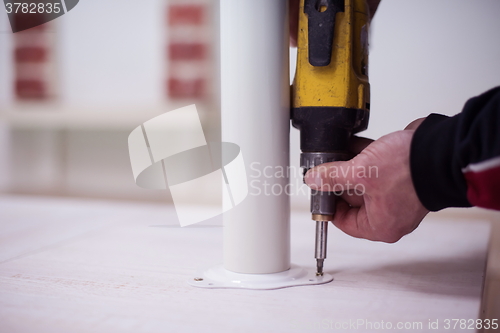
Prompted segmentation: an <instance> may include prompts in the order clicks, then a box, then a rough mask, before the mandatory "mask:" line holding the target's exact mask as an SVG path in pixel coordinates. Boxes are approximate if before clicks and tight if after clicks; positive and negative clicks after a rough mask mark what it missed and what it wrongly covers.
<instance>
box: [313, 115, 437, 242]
mask: <svg viewBox="0 0 500 333" xmlns="http://www.w3.org/2000/svg"><path fill="white" fill-rule="evenodd" d="M421 122H422V120H421V119H419V120H416V121H414V122H413V123H411V124H410V125H408V127H407V129H406V130H404V131H398V132H394V133H391V134H388V135H386V136H383V137H382V138H380V139H378V140H376V141H373V142H371V143H369V144H368V142H367V141H366V139H365V141H364V144H365V145H366V144H368V145H367V146H366V148H364V149H363V150H362V151H361V153H360V154H359V155H357V156H356V157H354V158H353V159H352V160H350V161H345V162H332V163H325V164H322V165H319V166H317V167H315V168H312V169H311V170H309V172H308V173H307V174H306V177H305V181H306V183H307V185H309V187H311V188H312V189H318V190H329V191H332V190H333V191H336V192H342V195H341V197H340V198H339V200H338V202H337V212H336V214H335V217H334V220H333V223H334V224H335V225H336V226H337V227H338V228H339V229H340V230H342V231H344V232H345V233H346V234H348V235H351V236H354V237H358V238H366V239H369V240H374V241H382V242H387V243H394V242H396V241H398V240H399V239H400V238H401V237H403V236H404V235H406V234H408V233H410V232H412V231H413V230H414V229H415V228H416V227H417V226H418V225H419V224H420V221H422V219H423V218H424V217H425V215H426V214H427V213H428V210H427V209H425V208H424V206H423V205H422V204H421V203H420V200H419V199H418V197H417V194H416V193H415V188H414V187H413V182H412V179H411V174H410V144H411V139H412V137H413V133H414V131H415V129H416V127H418V125H419V124H420V123H421ZM360 139H361V138H357V140H356V141H355V144H356V142H357V143H358V148H357V149H356V148H354V149H355V150H361V149H360V148H362V147H359V144H361V145H363V142H360V141H359V140H360Z"/></svg>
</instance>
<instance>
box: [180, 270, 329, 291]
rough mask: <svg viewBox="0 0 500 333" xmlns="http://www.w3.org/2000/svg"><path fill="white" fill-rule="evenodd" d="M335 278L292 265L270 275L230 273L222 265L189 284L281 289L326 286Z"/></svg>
mask: <svg viewBox="0 0 500 333" xmlns="http://www.w3.org/2000/svg"><path fill="white" fill-rule="evenodd" d="M331 281H333V276H331V275H330V274H328V273H324V274H323V276H316V269H313V268H303V267H300V266H297V265H294V264H292V265H291V267H290V269H289V270H286V271H283V272H279V273H270V274H242V273H235V272H231V271H228V270H227V269H225V268H224V266H223V265H222V264H220V265H217V266H214V267H210V268H208V269H206V270H202V271H200V272H198V273H197V275H195V276H194V277H193V278H191V279H189V280H188V281H187V282H188V283H189V284H190V285H192V286H195V287H200V288H226V289H264V290H265V289H280V288H286V287H295V286H305V285H313V284H324V283H328V282H331Z"/></svg>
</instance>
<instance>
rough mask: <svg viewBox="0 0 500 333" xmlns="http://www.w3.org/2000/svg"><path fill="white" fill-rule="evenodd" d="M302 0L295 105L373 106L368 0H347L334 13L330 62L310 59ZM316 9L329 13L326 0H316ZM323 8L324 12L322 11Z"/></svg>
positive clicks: (306, 20) (293, 91)
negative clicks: (318, 64)
mask: <svg viewBox="0 0 500 333" xmlns="http://www.w3.org/2000/svg"><path fill="white" fill-rule="evenodd" d="M305 1H307V0H301V1H300V9H299V29H298V36H297V68H296V73H295V79H294V83H293V89H292V98H293V103H292V104H293V107H294V108H300V107H310V106H327V107H332V106H333V107H345V108H353V109H364V110H366V111H368V110H369V108H370V85H369V83H368V73H367V72H368V24H369V13H368V7H367V5H366V1H365V0H344V1H338V2H337V3H339V4H340V5H341V4H342V2H343V3H344V10H343V11H338V12H336V14H335V26H334V31H333V47H332V50H331V60H330V63H329V64H328V65H327V66H313V65H311V64H310V62H309V47H310V44H309V33H308V32H309V29H308V28H309V27H308V23H309V22H308V20H309V18H308V14H307V13H305V11H304V2H305ZM314 2H315V7H316V8H315V9H316V10H318V12H320V13H321V14H324V15H327V14H328V13H327V11H329V10H332V8H325V7H326V5H327V4H328V3H327V1H321V0H319V1H314ZM322 10H323V12H321V11H322Z"/></svg>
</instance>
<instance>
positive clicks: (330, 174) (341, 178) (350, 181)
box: [304, 161, 359, 193]
mask: <svg viewBox="0 0 500 333" xmlns="http://www.w3.org/2000/svg"><path fill="white" fill-rule="evenodd" d="M355 171H356V170H355V165H354V164H353V163H352V162H351V161H346V162H331V163H324V164H321V165H318V166H316V167H314V168H312V169H310V170H309V171H308V172H307V173H306V175H305V177H304V180H305V182H306V184H307V186H309V187H310V188H312V189H313V190H319V191H327V192H341V193H344V192H347V191H352V190H356V185H357V183H358V182H359V179H358V178H357V177H356V174H355Z"/></svg>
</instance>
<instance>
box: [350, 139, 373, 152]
mask: <svg viewBox="0 0 500 333" xmlns="http://www.w3.org/2000/svg"><path fill="white" fill-rule="evenodd" d="M373 141H374V140H372V139H368V138H363V137H361V136H353V137H352V139H351V142H350V143H349V150H350V151H351V152H353V153H354V154H359V153H361V151H362V150H363V149H365V148H366V147H367V146H368V145H369V144H370V143H372V142H373Z"/></svg>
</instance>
